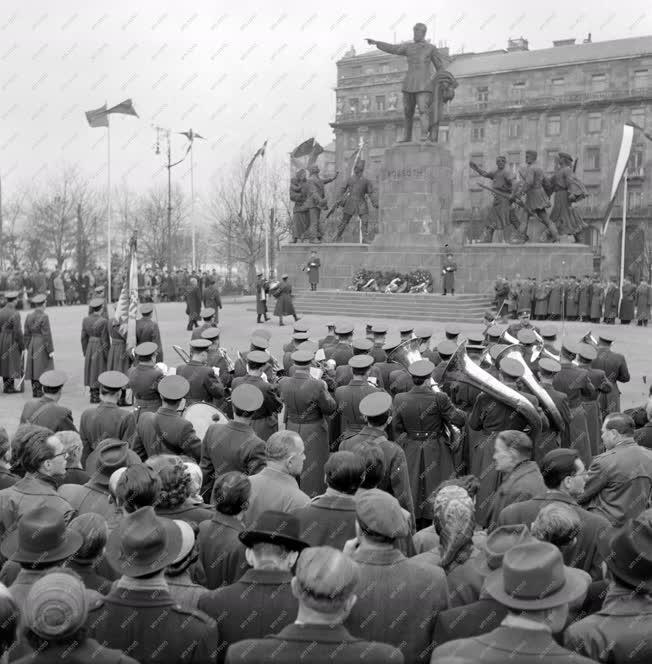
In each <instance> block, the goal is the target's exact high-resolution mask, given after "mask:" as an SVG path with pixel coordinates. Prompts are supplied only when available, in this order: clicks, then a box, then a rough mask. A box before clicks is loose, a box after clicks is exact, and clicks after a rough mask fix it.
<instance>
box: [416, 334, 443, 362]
mask: <svg viewBox="0 0 652 664" xmlns="http://www.w3.org/2000/svg"><path fill="white" fill-rule="evenodd" d="M414 336H415V337H416V339H417V343H418V350H419V353H421V357H422V358H423V359H424V360H430V361H431V362H432V363H433V364H434V365H435V366H437V365H438V364H439V362H440V357H439V355H438V354H437V351H436V350H434V349H432V348H430V341H431V339H432V328H431V327H428V326H427V325H419V326H418V327H415V328H414Z"/></svg>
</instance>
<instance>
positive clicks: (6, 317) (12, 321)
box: [0, 291, 25, 394]
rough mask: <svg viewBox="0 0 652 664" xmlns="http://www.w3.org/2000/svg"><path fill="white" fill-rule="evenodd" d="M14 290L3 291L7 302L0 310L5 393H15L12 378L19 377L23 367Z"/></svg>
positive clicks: (1, 372)
mask: <svg viewBox="0 0 652 664" xmlns="http://www.w3.org/2000/svg"><path fill="white" fill-rule="evenodd" d="M17 297H18V293H17V292H16V291H9V292H8V293H5V299H6V300H7V304H5V306H4V307H3V308H2V309H1V310H0V375H2V383H3V391H4V393H5V394H15V393H16V389H15V387H14V380H15V379H17V378H20V376H21V374H22V372H23V367H22V362H21V353H22V352H23V349H24V348H25V344H24V342H23V330H22V327H21V324H20V314H19V313H18V312H17V311H16V298H17Z"/></svg>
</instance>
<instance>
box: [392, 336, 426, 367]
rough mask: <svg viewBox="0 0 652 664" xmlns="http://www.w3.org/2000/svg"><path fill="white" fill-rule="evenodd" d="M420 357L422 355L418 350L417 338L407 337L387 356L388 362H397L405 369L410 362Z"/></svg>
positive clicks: (420, 358) (412, 362) (416, 360)
mask: <svg viewBox="0 0 652 664" xmlns="http://www.w3.org/2000/svg"><path fill="white" fill-rule="evenodd" d="M422 359H423V357H422V355H421V353H420V351H419V340H418V339H408V340H407V341H404V342H403V343H402V344H401V345H400V346H397V347H396V348H395V349H394V350H393V351H392V352H391V353H389V355H388V356H387V361H388V362H398V363H399V364H400V365H402V366H404V367H405V368H406V369H409V368H410V365H411V364H414V363H415V362H418V361H419V360H422Z"/></svg>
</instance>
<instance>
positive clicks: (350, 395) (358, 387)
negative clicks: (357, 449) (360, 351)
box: [332, 355, 381, 450]
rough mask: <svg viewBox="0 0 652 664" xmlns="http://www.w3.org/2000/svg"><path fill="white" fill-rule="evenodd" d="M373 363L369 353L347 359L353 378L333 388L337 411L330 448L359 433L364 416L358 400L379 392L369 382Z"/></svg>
mask: <svg viewBox="0 0 652 664" xmlns="http://www.w3.org/2000/svg"><path fill="white" fill-rule="evenodd" d="M373 363H374V358H373V357H371V355H354V356H353V357H352V358H351V359H350V360H349V365H348V366H349V368H350V369H351V371H352V372H353V378H352V379H351V381H350V382H349V383H347V384H346V385H340V387H338V388H337V389H336V390H335V395H334V397H335V403H336V404H337V411H336V413H337V414H336V416H335V422H334V427H333V444H332V449H334V450H337V449H338V447H339V441H340V440H341V439H342V438H344V437H346V436H351V435H353V434H354V433H359V432H360V431H361V430H362V428H363V427H364V425H365V421H364V417H363V416H362V414H361V413H360V402H361V401H362V400H363V399H364V398H365V397H366V396H367V395H369V394H374V393H376V392H380V391H381V390H380V389H379V388H377V387H374V386H373V385H371V383H370V382H369V376H370V371H371V368H372V365H373Z"/></svg>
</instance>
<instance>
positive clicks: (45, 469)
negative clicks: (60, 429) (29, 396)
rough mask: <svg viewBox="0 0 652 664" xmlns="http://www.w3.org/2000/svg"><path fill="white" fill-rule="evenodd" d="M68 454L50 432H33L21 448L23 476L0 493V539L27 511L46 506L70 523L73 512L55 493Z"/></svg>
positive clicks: (63, 473) (64, 470)
mask: <svg viewBox="0 0 652 664" xmlns="http://www.w3.org/2000/svg"><path fill="white" fill-rule="evenodd" d="M66 462H67V452H66V449H65V448H64V446H63V443H62V442H61V441H60V440H59V438H58V437H57V436H56V435H53V434H52V432H50V431H47V430H43V431H36V432H35V433H33V434H32V435H31V436H30V437H29V438H28V439H27V441H26V442H25V444H24V445H23V449H22V453H21V463H22V466H23V470H24V471H25V476H24V477H23V478H22V479H20V480H18V482H16V484H14V485H13V486H10V487H9V488H7V489H2V491H0V540H1V539H4V537H5V535H6V534H7V533H8V532H11V531H12V530H13V529H14V528H15V527H16V525H17V523H18V521H19V520H20V518H21V517H22V516H23V514H25V512H29V511H30V510H33V509H36V508H39V507H43V506H44V505H47V506H48V507H51V508H52V509H55V510H57V511H58V512H60V513H61V514H62V515H63V517H64V518H65V520H66V522H69V521H70V520H71V519H72V518H73V516H74V515H75V510H74V509H73V508H72V506H71V505H70V504H69V503H68V501H66V500H64V499H63V498H62V497H61V496H60V495H59V494H58V493H57V487H58V486H59V484H60V483H61V481H62V480H63V477H64V475H65V474H66Z"/></svg>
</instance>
